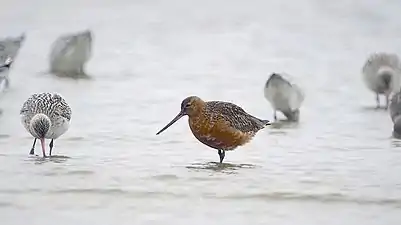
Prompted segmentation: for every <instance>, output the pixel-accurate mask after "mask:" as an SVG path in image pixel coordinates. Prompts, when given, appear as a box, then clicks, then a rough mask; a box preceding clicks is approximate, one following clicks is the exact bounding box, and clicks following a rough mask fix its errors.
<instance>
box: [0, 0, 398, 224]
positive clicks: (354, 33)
mask: <svg viewBox="0 0 401 225" xmlns="http://www.w3.org/2000/svg"><path fill="white" fill-rule="evenodd" d="M1 5H2V7H1V9H0V20H1V21H2V22H1V32H0V35H1V36H8V35H14V36H16V35H19V34H20V33H21V32H26V35H27V39H26V42H25V44H24V45H23V47H22V48H21V51H20V54H19V56H18V59H17V61H16V63H15V65H14V68H13V70H12V72H11V73H10V77H11V89H9V90H8V91H7V92H6V93H4V94H3V95H2V96H1V97H0V108H2V109H3V113H2V115H1V117H0V182H1V183H0V218H1V221H2V222H1V223H2V224H7V225H13V224H27V223H29V224H40V225H44V224H55V223H57V224H59V225H64V224H121V225H123V224H189V223H191V224H255V225H256V224H288V225H293V224H308V225H310V224H319V225H320V224H327V225H328V224H341V225H344V224H352V225H360V224H364V225H368V224H383V225H390V224H397V225H398V224H400V222H401V176H400V171H401V148H400V147H401V142H398V141H397V140H394V139H392V138H391V131H392V123H391V120H390V116H389V113H388V112H386V111H384V110H375V109H374V108H373V107H374V106H375V97H374V95H373V94H372V93H370V92H369V91H368V90H367V88H366V87H365V86H364V84H363V81H362V79H361V74H360V70H361V68H362V65H363V63H364V61H365V59H366V57H367V56H368V54H370V53H371V52H373V51H390V52H394V53H398V54H401V22H400V21H401V17H400V13H399V12H400V11H401V4H400V3H399V2H398V1H386V2H383V1H378V0H377V1H372V0H370V1H362V0H358V1H345V0H343V1H330V2H329V1H317V0H315V1H314V0H304V1H292V2H290V1H278V0H273V1H262V0H260V1H257V0H252V1H239V0H236V1H228V0H217V1H211V0H202V1H197V0H196V1H184V0H172V1H161V0H160V1H157V0H150V1H140V0H136V1H128V0H120V1H119V0H116V1H96V0H71V1H45V0H37V1H22V0H15V1H5V0H1ZM86 28H89V29H92V31H93V32H94V46H93V47H94V48H93V51H94V52H93V57H92V59H91V61H90V62H89V64H88V65H87V71H88V74H89V75H90V76H91V79H78V80H74V79H68V78H60V77H55V76H52V75H49V74H48V73H47V71H48V61H47V60H48V58H47V57H48V54H49V52H50V46H51V43H52V42H53V41H54V40H55V39H56V38H57V37H58V35H60V34H63V33H66V32H75V31H78V30H83V29H86ZM273 71H274V72H287V73H289V74H291V75H292V76H293V77H294V79H295V80H296V81H297V82H298V83H299V84H300V85H301V86H302V87H303V88H304V91H305V93H306V99H305V102H304V105H303V107H302V109H301V121H300V123H299V124H288V123H284V122H279V123H277V124H274V125H273V126H270V127H268V128H266V129H264V130H262V131H260V132H259V133H258V134H257V136H256V137H255V138H254V139H253V141H252V142H250V143H248V144H247V145H245V146H243V147H241V148H238V149H237V150H236V151H233V152H228V153H227V154H226V159H225V164H224V165H223V166H219V165H218V164H216V162H217V160H218V155H217V152H216V151H215V150H212V149H210V148H208V147H206V146H204V145H202V144H200V143H199V142H198V141H197V140H196V139H195V138H194V137H193V136H192V134H191V133H190V130H189V128H188V125H187V121H186V119H181V121H179V122H178V123H177V124H175V125H174V126H172V127H171V128H169V129H168V130H167V131H166V132H165V133H163V134H161V135H159V136H156V135H155V133H156V132H157V131H158V130H159V129H160V128H161V127H163V126H164V125H165V124H166V123H167V122H169V120H171V119H172V118H173V117H174V116H175V115H176V113H178V111H179V107H180V103H181V101H182V99H184V98H185V97H186V96H188V95H198V96H200V97H202V98H204V99H205V100H224V101H231V102H235V103H236V104H238V105H240V106H242V107H243V108H244V109H245V110H246V111H248V112H249V113H251V114H253V115H255V116H257V117H260V118H264V119H272V118H273V112H272V109H271V107H270V105H269V103H268V102H267V101H266V100H265V98H264V96H263V87H264V83H265V81H266V80H267V78H268V75H269V74H270V73H271V72H273ZM42 91H57V92H60V93H61V94H62V95H63V96H64V97H65V98H66V100H67V101H68V102H69V104H70V106H71V108H72V110H73V115H72V123H71V128H70V130H69V131H68V132H67V133H66V134H65V135H64V136H62V137H61V138H60V139H58V140H56V141H55V148H54V153H55V154H57V155H58V156H57V157H54V158H51V159H41V158H40V157H35V156H29V155H28V153H29V150H30V146H31V144H32V141H33V139H32V138H31V137H30V135H29V134H28V133H27V132H26V131H25V130H24V128H23V126H22V125H21V124H20V120H19V109H20V107H21V105H22V103H23V102H24V101H25V100H26V99H27V98H28V96H29V95H30V94H32V93H34V92H42ZM280 116H281V115H280ZM39 151H40V145H39V144H38V145H37V152H39Z"/></svg>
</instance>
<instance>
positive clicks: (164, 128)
mask: <svg viewBox="0 0 401 225" xmlns="http://www.w3.org/2000/svg"><path fill="white" fill-rule="evenodd" d="M183 116H184V113H182V112H180V113H178V115H177V116H176V117H175V118H174V119H173V120H171V122H170V123H168V124H167V125H166V126H165V127H163V128H162V129H161V130H160V131H159V132H157V133H156V135H158V134H160V133H161V132H163V131H165V130H166V129H167V128H169V127H170V126H171V125H173V123H175V122H177V120H179V119H180V118H181V117H183Z"/></svg>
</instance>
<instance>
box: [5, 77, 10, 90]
mask: <svg viewBox="0 0 401 225" xmlns="http://www.w3.org/2000/svg"><path fill="white" fill-rule="evenodd" d="M5 87H6V88H9V87H10V81H9V80H8V77H7V78H6V81H5Z"/></svg>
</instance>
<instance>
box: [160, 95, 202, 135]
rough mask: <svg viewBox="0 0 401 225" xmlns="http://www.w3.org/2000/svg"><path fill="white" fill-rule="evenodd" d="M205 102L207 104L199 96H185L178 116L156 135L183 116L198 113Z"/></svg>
mask: <svg viewBox="0 0 401 225" xmlns="http://www.w3.org/2000/svg"><path fill="white" fill-rule="evenodd" d="M204 104H205V102H204V101H203V100H202V99H201V98H199V97H197V96H190V97H187V98H185V99H184V100H183V101H182V102H181V110H180V112H179V113H178V114H177V116H176V117H175V118H174V119H173V120H171V122H170V123H168V124H167V125H166V126H165V127H163V128H162V129H161V130H160V131H159V132H157V133H156V135H158V134H160V133H161V132H163V131H165V130H166V129H167V128H169V127H170V126H171V125H173V124H174V123H175V122H177V121H178V120H179V119H180V118H181V117H183V116H189V117H191V116H195V115H197V114H198V113H199V112H200V111H201V110H202V108H203V107H204Z"/></svg>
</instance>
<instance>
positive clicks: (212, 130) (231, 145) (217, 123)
mask: <svg viewBox="0 0 401 225" xmlns="http://www.w3.org/2000/svg"><path fill="white" fill-rule="evenodd" d="M188 122H189V127H190V128H191V131H192V133H193V134H194V136H195V137H196V138H197V139H198V140H199V141H200V142H202V143H203V144H205V145H207V146H209V147H211V148H215V149H220V150H226V151H229V150H234V149H235V148H236V147H238V146H240V145H243V144H245V143H247V142H248V141H250V140H251V139H252V137H253V136H254V134H253V133H244V132H241V131H239V130H237V129H234V128H233V127H231V126H230V124H229V122H228V121H225V120H224V119H223V117H221V116H219V115H210V114H201V115H199V116H196V117H190V118H189V121H188Z"/></svg>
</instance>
